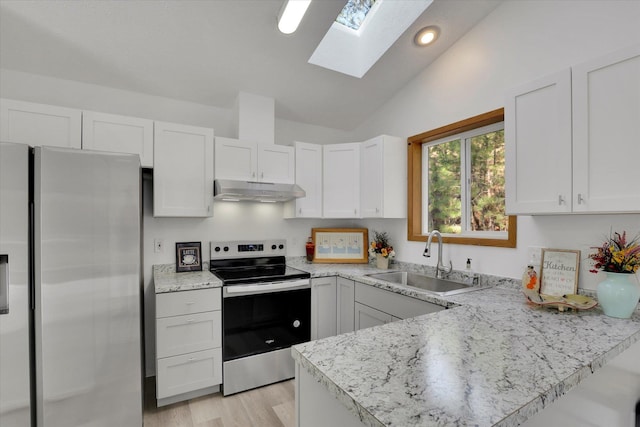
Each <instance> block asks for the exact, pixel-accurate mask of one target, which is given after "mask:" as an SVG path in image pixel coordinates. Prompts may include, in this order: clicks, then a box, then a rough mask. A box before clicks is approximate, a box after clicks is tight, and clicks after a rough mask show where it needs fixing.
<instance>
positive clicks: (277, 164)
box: [258, 144, 296, 184]
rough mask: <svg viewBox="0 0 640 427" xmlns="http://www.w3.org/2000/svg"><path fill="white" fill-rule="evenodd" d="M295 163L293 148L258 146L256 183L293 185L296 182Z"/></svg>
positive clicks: (272, 145) (269, 145)
mask: <svg viewBox="0 0 640 427" xmlns="http://www.w3.org/2000/svg"><path fill="white" fill-rule="evenodd" d="M295 161H296V157H295V149H294V148H293V147H288V146H285V145H275V144H262V145H260V144H258V181H260V182H273V183H278V184H293V183H294V182H295V180H296V177H295V170H296V163H295Z"/></svg>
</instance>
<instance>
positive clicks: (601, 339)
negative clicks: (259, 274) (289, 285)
mask: <svg viewBox="0 0 640 427" xmlns="http://www.w3.org/2000/svg"><path fill="white" fill-rule="evenodd" d="M291 265H292V266H294V267H298V268H301V269H303V270H307V271H309V272H310V273H311V274H312V277H320V276H328V275H340V276H343V277H347V278H351V279H355V280H357V281H359V282H366V283H369V284H371V285H373V286H377V287H381V288H386V289H388V290H393V291H400V292H401V293H403V294H406V295H410V296H413V297H415V298H420V299H424V300H427V301H431V302H436V303H440V304H441V305H445V306H447V307H449V308H450V309H449V310H444V311H440V312H437V313H432V314H428V315H424V316H419V317H416V318H413V319H407V320H402V321H398V322H393V323H388V324H386V325H383V326H378V327H375V328H369V329H363V330H360V331H356V332H352V333H348V334H343V335H338V336H335V337H330V338H325V339H322V340H318V341H312V342H309V343H304V344H299V345H296V346H294V347H293V348H292V355H293V357H294V359H295V360H296V361H297V362H298V363H299V364H300V365H301V367H302V368H304V369H306V370H307V371H308V372H309V373H310V374H311V375H312V376H313V377H314V378H315V379H316V380H318V381H319V382H320V383H321V384H323V385H324V386H325V387H326V388H327V390H328V391H329V393H330V394H332V395H333V396H335V397H336V398H337V399H338V400H339V401H340V402H341V403H342V404H343V405H345V407H347V409H349V410H350V411H351V412H352V413H353V414H354V416H355V417H357V418H359V419H360V420H361V421H362V422H363V423H364V424H365V425H369V426H402V427H409V426H445V425H446V426H449V425H479V426H516V425H519V424H520V423H522V422H524V421H525V420H526V419H527V418H529V417H530V416H531V415H533V414H535V413H536V412H538V411H540V410H541V409H542V408H543V407H545V406H546V405H548V404H549V403H550V402H552V401H554V400H555V399H557V398H558V397H559V396H561V395H562V394H564V393H565V392H566V391H568V390H569V389H571V388H572V387H573V386H575V385H576V384H578V383H579V382H580V381H581V380H582V379H584V378H585V377H587V376H589V375H591V373H592V372H594V371H596V370H597V369H599V368H600V367H601V366H603V365H604V364H605V363H607V362H608V361H609V360H611V359H612V358H613V357H615V356H617V355H618V354H620V353H621V352H623V351H624V350H626V349H627V348H628V347H630V346H631V344H633V343H634V342H636V341H639V340H640V313H639V312H638V311H636V313H635V314H634V315H633V317H632V318H631V319H627V320H625V319H614V318H611V317H607V316H605V315H603V314H602V311H601V310H600V309H599V308H595V309H593V310H588V311H581V312H574V311H571V312H564V313H560V312H558V311H553V310H551V309H548V308H541V307H537V306H532V305H529V304H527V303H526V301H525V298H524V297H523V295H522V293H521V291H520V290H519V288H518V287H517V286H514V285H515V282H514V281H509V280H507V281H505V282H504V283H502V282H501V281H500V280H499V279H495V280H493V279H491V278H488V279H487V277H483V280H484V281H485V282H486V281H487V280H488V281H490V282H492V281H493V282H494V283H491V284H493V285H494V286H492V287H490V288H487V289H481V290H477V291H474V292H469V293H465V294H458V295H454V296H449V297H432V296H430V295H425V294H424V293H423V292H421V291H419V290H406V288H405V289H400V288H404V287H403V286H390V285H389V284H385V283H384V282H379V281H376V280H374V279H371V278H366V277H362V276H363V275H364V274H369V273H371V272H375V271H377V270H376V269H375V268H372V267H370V266H366V265H365V266H343V265H317V264H307V265H306V266H305V265H304V264H303V263H294V262H292V263H291ZM484 284H486V283H484Z"/></svg>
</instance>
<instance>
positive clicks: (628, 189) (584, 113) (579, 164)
mask: <svg viewBox="0 0 640 427" xmlns="http://www.w3.org/2000/svg"><path fill="white" fill-rule="evenodd" d="M572 79H573V85H572V89H573V210H574V212H639V211H640V187H639V186H638V184H639V183H640V166H639V165H640V45H636V46H634V47H631V48H627V49H624V50H621V51H617V52H614V53H611V54H609V55H606V56H603V57H600V58H598V59H595V60H593V61H589V62H586V63H584V64H581V65H578V66H576V67H573V75H572Z"/></svg>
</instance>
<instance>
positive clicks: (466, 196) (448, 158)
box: [408, 109, 516, 247]
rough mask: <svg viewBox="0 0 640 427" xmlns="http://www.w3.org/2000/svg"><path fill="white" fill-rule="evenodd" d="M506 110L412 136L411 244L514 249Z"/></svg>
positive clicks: (514, 220) (514, 218) (514, 226)
mask: <svg viewBox="0 0 640 427" xmlns="http://www.w3.org/2000/svg"><path fill="white" fill-rule="evenodd" d="M503 120H504V110H503V109H499V110H495V111H492V112H489V113H486V114H483V115H480V116H476V117H472V118H470V119H467V120H463V121H461V122H457V123H454V124H452V125H448V126H444V127H442V128H438V129H435V130H432V131H429V132H425V133H422V134H419V135H416V136H413V137H410V138H409V221H408V225H409V233H408V235H409V236H408V238H409V240H419V241H424V240H426V235H428V234H429V231H431V230H439V231H440V232H441V233H443V241H444V242H448V243H458V244H472V245H483V246H502V247H515V244H516V217H515V216H507V215H506V214H505V202H504V198H505V195H504V161H505V160H504V124H503Z"/></svg>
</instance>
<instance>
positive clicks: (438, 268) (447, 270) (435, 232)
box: [422, 230, 453, 277]
mask: <svg viewBox="0 0 640 427" xmlns="http://www.w3.org/2000/svg"><path fill="white" fill-rule="evenodd" d="M433 236H436V237H438V261H437V263H436V277H440V272H441V271H442V272H443V273H451V270H453V263H452V262H451V260H449V266H448V267H445V266H444V264H442V234H440V232H439V231H438V230H432V231H431V233H429V237H428V238H427V244H426V245H425V247H424V252H422V256H424V257H427V258H430V257H431V242H432V241H433Z"/></svg>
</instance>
